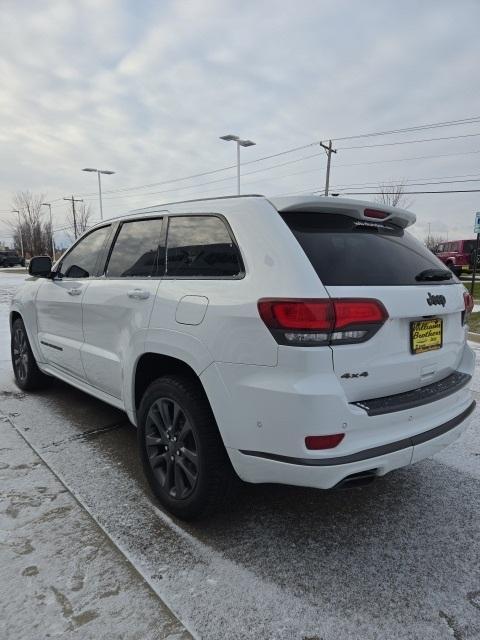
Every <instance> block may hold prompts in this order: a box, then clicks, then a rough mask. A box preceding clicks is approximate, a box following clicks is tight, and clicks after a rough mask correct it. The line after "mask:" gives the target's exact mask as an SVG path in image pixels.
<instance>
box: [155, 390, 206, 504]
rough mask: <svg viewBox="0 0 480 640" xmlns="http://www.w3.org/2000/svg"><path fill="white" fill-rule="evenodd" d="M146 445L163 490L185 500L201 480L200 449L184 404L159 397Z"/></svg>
mask: <svg viewBox="0 0 480 640" xmlns="http://www.w3.org/2000/svg"><path fill="white" fill-rule="evenodd" d="M145 444H146V449H147V455H148V460H149V463H150V467H151V469H152V471H153V473H154V475H155V477H156V478H157V480H158V481H159V483H160V486H161V487H162V489H163V490H164V491H165V492H166V493H168V494H169V495H170V496H171V497H172V498H175V499H177V500H184V499H185V498H188V497H189V496H190V495H191V494H192V493H193V491H194V489H195V486H196V484H197V480H198V448H197V442H196V440H195V435H194V432H193V429H192V426H191V424H190V422H189V420H188V417H187V416H186V414H185V412H184V411H183V409H182V407H181V406H180V405H179V404H178V402H176V401H175V400H172V399H171V398H159V399H158V400H156V401H155V402H154V403H153V404H152V406H151V407H150V410H149V412H148V415H147V421H146V428H145Z"/></svg>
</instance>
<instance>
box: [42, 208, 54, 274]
mask: <svg viewBox="0 0 480 640" xmlns="http://www.w3.org/2000/svg"><path fill="white" fill-rule="evenodd" d="M42 207H48V209H49V211H50V234H51V237H52V262H55V241H54V239H53V222H52V205H51V204H50V203H49V202H42Z"/></svg>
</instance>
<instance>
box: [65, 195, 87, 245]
mask: <svg viewBox="0 0 480 640" xmlns="http://www.w3.org/2000/svg"><path fill="white" fill-rule="evenodd" d="M64 200H68V201H71V202H72V214H73V235H74V236H75V240H76V239H77V217H76V214H75V202H83V200H75V198H74V197H73V196H72V197H71V198H64Z"/></svg>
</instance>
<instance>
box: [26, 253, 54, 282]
mask: <svg viewBox="0 0 480 640" xmlns="http://www.w3.org/2000/svg"><path fill="white" fill-rule="evenodd" d="M51 272H52V259H51V258H50V256H35V257H34V258H32V259H31V260H30V264H29V265H28V273H29V274H30V275H31V276H37V277H38V278H48V277H49V276H50V274H51Z"/></svg>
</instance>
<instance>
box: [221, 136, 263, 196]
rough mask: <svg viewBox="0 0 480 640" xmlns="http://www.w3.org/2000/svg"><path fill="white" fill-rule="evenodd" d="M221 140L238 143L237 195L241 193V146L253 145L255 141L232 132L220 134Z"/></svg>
mask: <svg viewBox="0 0 480 640" xmlns="http://www.w3.org/2000/svg"><path fill="white" fill-rule="evenodd" d="M220 140H226V141H227V142H235V143H236V145H237V195H240V147H253V146H254V145H255V142H252V140H242V139H241V138H239V137H238V136H233V135H231V134H229V135H228V136H220Z"/></svg>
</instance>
